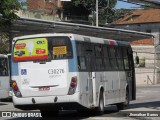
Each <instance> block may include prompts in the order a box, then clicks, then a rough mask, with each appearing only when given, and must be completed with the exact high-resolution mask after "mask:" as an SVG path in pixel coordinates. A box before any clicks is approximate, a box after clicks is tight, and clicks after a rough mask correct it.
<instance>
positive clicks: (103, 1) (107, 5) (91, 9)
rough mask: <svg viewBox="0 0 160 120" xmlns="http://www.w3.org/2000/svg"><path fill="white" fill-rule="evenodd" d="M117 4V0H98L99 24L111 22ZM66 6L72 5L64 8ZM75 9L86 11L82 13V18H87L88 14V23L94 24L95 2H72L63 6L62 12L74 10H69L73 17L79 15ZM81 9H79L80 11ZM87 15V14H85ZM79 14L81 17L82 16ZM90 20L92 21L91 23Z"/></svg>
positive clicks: (92, 0) (76, 0) (78, 0)
mask: <svg viewBox="0 0 160 120" xmlns="http://www.w3.org/2000/svg"><path fill="white" fill-rule="evenodd" d="M116 3H117V0H98V7H99V24H100V25H104V24H105V23H106V21H107V22H112V17H111V16H113V14H114V7H115V5H116ZM67 4H72V6H70V7H66V6H67ZM76 7H79V9H80V7H81V8H83V9H86V10H85V11H87V12H83V15H84V16H87V17H88V16H89V14H92V19H90V22H94V23H95V11H96V0H72V1H71V2H70V3H69V2H68V3H66V4H64V11H67V10H68V9H71V8H74V9H72V10H70V14H71V13H72V11H74V15H79V13H78V12H79V11H78V10H76ZM81 10H82V9H80V11H81ZM86 13H87V14H86ZM83 15H82V13H81V16H83ZM91 20H92V21H91Z"/></svg>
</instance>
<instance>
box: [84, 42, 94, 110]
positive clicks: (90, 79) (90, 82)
mask: <svg viewBox="0 0 160 120" xmlns="http://www.w3.org/2000/svg"><path fill="white" fill-rule="evenodd" d="M86 47H87V49H86V62H87V71H88V88H89V105H90V107H91V106H92V105H93V102H94V97H93V96H94V95H93V90H94V89H93V86H94V83H95V72H93V50H92V45H91V44H89V43H88V44H86Z"/></svg>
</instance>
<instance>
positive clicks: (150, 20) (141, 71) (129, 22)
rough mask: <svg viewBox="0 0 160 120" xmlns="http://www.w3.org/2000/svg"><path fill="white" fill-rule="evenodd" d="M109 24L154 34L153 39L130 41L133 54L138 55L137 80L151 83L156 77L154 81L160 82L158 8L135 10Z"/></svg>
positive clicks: (159, 22) (159, 12)
mask: <svg viewBox="0 0 160 120" xmlns="http://www.w3.org/2000/svg"><path fill="white" fill-rule="evenodd" d="M110 25H111V26H112V27H115V28H120V29H128V30H134V31H139V32H147V33H154V34H155V35H156V36H155V41H154V40H153V39H144V40H137V41H132V42H131V45H132V48H133V50H134V52H135V53H134V56H136V54H137V55H138V56H140V64H139V66H138V67H137V68H136V73H137V74H136V76H137V77H138V78H137V80H138V81H137V82H141V83H144V82H146V83H147V82H148V83H149V82H150V83H152V82H154V81H155V79H156V82H157V83H160V45H159V44H160V9H149V10H135V11H133V12H132V13H130V14H126V15H124V17H123V18H120V19H119V20H117V21H115V22H113V23H112V24H110ZM154 53H157V54H156V55H155V54H154ZM154 71H156V74H155V72H154Z"/></svg>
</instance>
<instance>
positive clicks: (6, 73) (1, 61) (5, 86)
mask: <svg viewBox="0 0 160 120" xmlns="http://www.w3.org/2000/svg"><path fill="white" fill-rule="evenodd" d="M9 94H10V70H9V59H8V55H4V54H0V99H6V98H9V96H10V95H9Z"/></svg>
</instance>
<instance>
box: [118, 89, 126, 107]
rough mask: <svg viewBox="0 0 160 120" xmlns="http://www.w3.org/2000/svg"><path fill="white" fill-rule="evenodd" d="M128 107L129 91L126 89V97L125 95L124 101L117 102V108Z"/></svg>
mask: <svg viewBox="0 0 160 120" xmlns="http://www.w3.org/2000/svg"><path fill="white" fill-rule="evenodd" d="M128 108H129V91H128V90H126V97H125V102H123V103H118V104H117V109H118V110H125V109H128Z"/></svg>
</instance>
